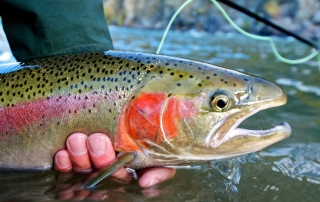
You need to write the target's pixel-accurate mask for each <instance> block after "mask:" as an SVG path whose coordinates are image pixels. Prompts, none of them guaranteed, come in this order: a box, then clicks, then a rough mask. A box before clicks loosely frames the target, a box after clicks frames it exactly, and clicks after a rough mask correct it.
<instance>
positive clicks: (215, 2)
mask: <svg viewBox="0 0 320 202" xmlns="http://www.w3.org/2000/svg"><path fill="white" fill-rule="evenodd" d="M191 1H193V0H188V1H186V2H184V3H183V4H182V5H181V6H180V7H179V9H178V10H177V11H176V12H175V13H174V15H173V16H172V18H171V20H170V21H169V23H168V25H167V28H166V30H165V32H164V34H163V36H162V39H161V42H160V44H159V47H158V49H157V51H156V54H159V53H160V50H161V48H162V45H163V43H164V40H165V38H166V36H167V34H168V31H169V29H170V27H171V25H172V23H173V21H174V19H175V18H176V17H177V15H178V14H179V13H180V12H181V11H182V9H183V8H184V7H186V6H187V5H188V4H189V3H191ZM210 1H211V2H212V3H213V4H214V5H215V6H216V7H217V9H218V10H219V11H220V12H221V14H222V15H223V16H224V18H225V19H226V20H227V21H228V22H229V24H230V25H231V26H232V27H233V28H234V29H235V30H237V31H238V32H240V33H241V34H243V35H245V36H247V37H249V38H253V39H256V40H260V41H269V43H270V46H271V49H272V52H273V54H274V55H275V56H276V57H277V58H278V59H279V60H280V61H282V62H284V63H288V64H299V63H303V62H306V61H308V60H310V59H312V58H313V57H315V56H317V55H318V57H317V59H318V68H319V71H320V55H319V51H317V50H316V51H314V52H313V53H311V54H310V55H308V56H306V57H304V58H301V59H296V60H291V59H287V58H284V57H282V56H281V55H280V54H279V52H278V51H277V49H276V46H275V44H274V42H273V40H272V38H270V37H266V36H258V35H254V34H251V33H248V32H246V31H244V30H243V29H241V28H240V27H238V26H237V25H236V24H235V23H234V22H233V21H232V20H231V18H230V17H229V15H228V14H227V13H226V11H225V10H224V9H223V8H222V7H221V6H220V4H219V3H218V2H217V1H216V0H210Z"/></svg>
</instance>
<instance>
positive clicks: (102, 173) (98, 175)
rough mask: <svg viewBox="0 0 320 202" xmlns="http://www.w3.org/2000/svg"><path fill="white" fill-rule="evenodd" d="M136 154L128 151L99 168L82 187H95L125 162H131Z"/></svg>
mask: <svg viewBox="0 0 320 202" xmlns="http://www.w3.org/2000/svg"><path fill="white" fill-rule="evenodd" d="M135 156H136V153H134V152H132V153H126V154H124V155H122V156H120V157H119V158H118V159H117V161H115V162H114V163H113V164H111V165H109V166H107V167H105V168H102V169H100V170H98V171H97V172H94V173H92V174H91V175H90V176H89V177H88V178H87V179H86V180H85V181H84V183H83V184H82V185H81V187H83V188H85V189H90V188H92V187H94V186H95V185H96V184H98V183H99V182H101V181H102V180H103V179H105V178H106V177H108V176H109V175H111V174H112V173H113V172H115V171H116V170H118V169H119V168H121V167H122V166H124V165H125V164H127V163H129V162H130V161H132V160H133V159H134V157H135Z"/></svg>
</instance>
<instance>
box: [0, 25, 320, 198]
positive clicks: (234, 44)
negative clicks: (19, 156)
mask: <svg viewBox="0 0 320 202" xmlns="http://www.w3.org/2000/svg"><path fill="white" fill-rule="evenodd" d="M110 31H111V35H112V37H113V40H114V46H115V48H116V49H118V50H134V51H143V52H150V53H154V52H155V51H156V49H157V47H158V45H159V41H160V39H161V36H162V33H163V31H157V30H140V29H132V28H121V27H110ZM275 41H276V46H277V48H278V50H279V52H280V53H281V54H282V55H283V56H285V57H287V58H291V59H297V58H300V57H303V56H305V55H307V54H308V53H309V52H310V49H309V48H308V47H306V46H304V45H302V44H300V43H298V42H296V41H294V40H293V39H291V38H281V39H275ZM0 47H5V46H4V45H3V40H2V42H1V44H0ZM161 54H165V55H171V56H179V57H184V58H190V59H194V60H199V61H205V62H209V63H213V64H217V65H220V66H224V67H228V68H231V69H236V70H240V71H243V72H246V73H250V74H254V75H259V76H261V77H263V78H266V79H269V80H271V81H274V82H277V83H278V84H280V85H281V86H282V87H283V88H284V89H285V91H286V92H287V94H288V103H287V104H286V105H285V106H282V107H278V108H274V109H268V110H265V111H262V112H259V113H258V114H256V115H254V116H253V117H251V118H249V119H248V120H246V121H245V122H244V123H243V124H242V125H241V127H243V128H250V129H268V128H271V127H273V126H275V125H278V124H280V123H281V122H282V121H286V122H288V123H289V124H290V125H291V126H292V129H293V134H292V136H291V137H290V138H288V139H286V140H284V141H281V142H279V143H276V144H274V145H272V146H270V147H268V148H266V149H264V150H263V151H261V152H256V153H253V154H249V155H245V156H242V157H239V158H237V159H233V160H230V161H224V162H219V163H211V164H207V165H201V166H200V167H199V166H198V167H194V168H192V169H181V170H179V171H178V172H177V175H176V176H175V177H174V179H173V180H170V181H167V182H165V183H163V184H161V185H160V186H157V187H153V188H150V189H141V188H139V186H138V184H137V182H132V183H130V184H125V185H124V184H119V183H118V182H115V181H113V180H112V179H107V180H106V181H105V182H104V183H103V184H101V185H99V186H98V187H97V188H96V189H95V190H92V191H91V192H76V193H74V197H78V199H82V198H81V197H83V198H85V197H89V198H90V199H94V198H103V199H105V200H109V201H164V200H168V201H190V202H191V201H319V200H320V82H319V78H320V73H319V71H318V69H317V63H316V62H315V61H314V60H313V61H310V62H306V63H304V64H300V65H288V64H285V63H282V62H279V61H278V60H277V59H276V58H275V57H274V55H273V54H272V53H271V48H270V47H269V45H268V43H267V42H259V41H255V40H251V39H248V38H246V37H243V36H239V35H235V34H227V35H222V34H206V33H201V32H196V31H189V32H179V31H175V32H170V33H169V36H168V38H167V40H166V41H165V44H164V46H163V49H162V51H161ZM1 56H2V57H1ZM1 58H2V59H1ZM13 60H14V58H13V57H12V56H11V55H10V54H9V52H8V49H7V48H1V50H0V63H4V62H12V61H13ZM82 177H83V175H80V174H61V173H60V174H59V173H57V172H55V171H53V170H52V171H49V172H22V173H16V172H0V201H16V200H30V201H34V200H42V201H43V200H54V199H59V198H60V199H63V198H68V196H64V195H57V194H56V193H55V192H50V190H51V189H52V188H53V187H61V186H65V184H70V183H72V182H74V181H77V180H79V179H81V178H82ZM70 178H71V180H70Z"/></svg>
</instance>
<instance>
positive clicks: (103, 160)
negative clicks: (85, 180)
mask: <svg viewBox="0 0 320 202" xmlns="http://www.w3.org/2000/svg"><path fill="white" fill-rule="evenodd" d="M87 147H88V150H89V155H90V158H91V162H92V163H93V165H94V167H95V168H96V169H100V168H102V167H105V166H106V165H109V164H110V163H112V162H113V161H114V160H115V159H116V154H115V151H114V149H113V146H112V142H111V140H110V138H109V137H108V136H107V135H105V134H102V133H94V134H92V135H90V136H89V137H88V141H87Z"/></svg>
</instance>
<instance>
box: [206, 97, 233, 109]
mask: <svg viewBox="0 0 320 202" xmlns="http://www.w3.org/2000/svg"><path fill="white" fill-rule="evenodd" d="M210 105H211V107H212V108H213V109H214V110H215V111H218V112H222V111H225V110H227V109H229V108H230V107H231V105H232V101H231V99H230V98H229V97H228V96H227V95H225V94H215V95H213V96H212V98H211V103H210Z"/></svg>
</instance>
